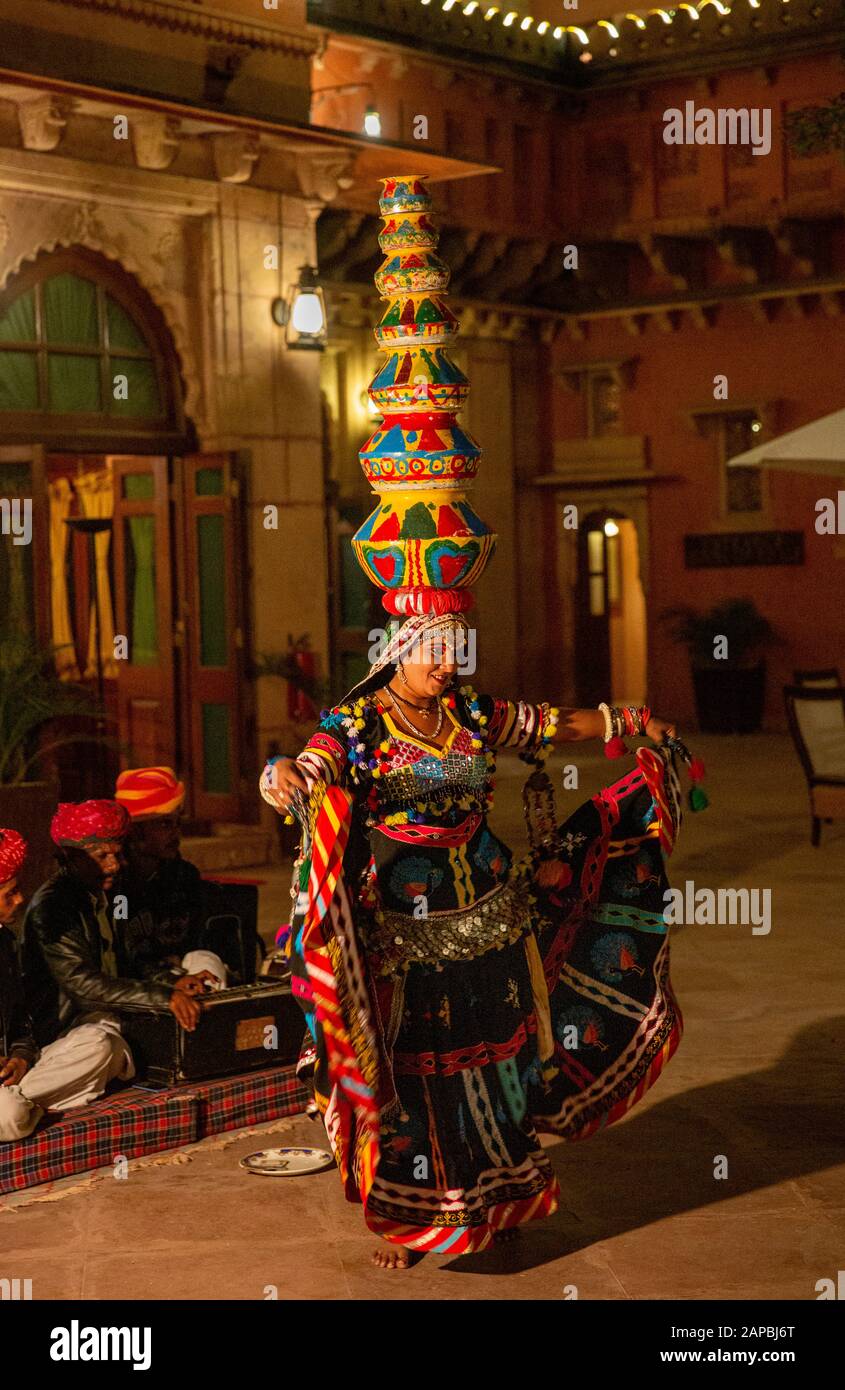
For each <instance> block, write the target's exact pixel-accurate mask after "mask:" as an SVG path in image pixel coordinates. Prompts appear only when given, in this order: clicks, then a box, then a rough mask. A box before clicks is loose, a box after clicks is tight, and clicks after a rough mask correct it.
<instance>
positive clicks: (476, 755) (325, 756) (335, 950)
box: [261, 616, 682, 1269]
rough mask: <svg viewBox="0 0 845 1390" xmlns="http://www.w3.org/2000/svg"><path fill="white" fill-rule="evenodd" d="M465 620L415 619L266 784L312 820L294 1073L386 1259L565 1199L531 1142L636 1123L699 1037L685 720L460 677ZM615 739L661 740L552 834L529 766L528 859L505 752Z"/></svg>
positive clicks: (300, 926) (303, 871)
mask: <svg viewBox="0 0 845 1390" xmlns="http://www.w3.org/2000/svg"><path fill="white" fill-rule="evenodd" d="M463 626H464V624H463V620H462V619H461V618H457V617H454V616H447V617H445V618H444V617H435V616H428V617H423V618H411V619H409V620H408V621H407V622H405V623H404V625H403V626H402V627H401V628H400V629H399V632H398V634H397V635H396V636H395V637H394V639H393V640H392V642H391V643H390V644H389V646H388V647H387V649H386V650H385V652H384V655H383V656H382V658H381V660H380V661H378V662H376V663H375V664H374V666H373V667H372V669H371V671H370V673H369V675H368V677H367V679H366V680H365V681H364V682H362V684H361V685H360V686H358V687H357V688H356V689H355V690H354V691H353V692H351V693H350V695H349V696H348V697H347V699H346V700H345V701H344V703H343V704H341V705H339V706H337V707H336V708H334V709H332V710H331V711H329V712H327V713H326V715H325V717H324V718H323V719H322V721H321V723H320V726H319V728H318V730H317V732H316V733H315V734H314V736H313V737H312V738H311V739H310V740H309V742H308V744H307V746H306V748H305V750H304V751H303V753H301V754H300V756H299V757H298V758H297V759H295V760H293V759H288V758H280V759H277V760H276V761H275V762H274V763H273V764H270V765H268V767H267V768H266V769H265V772H264V774H263V777H262V782H261V791H262V795H263V796H264V797H265V799H266V800H267V801H269V802H270V804H272V805H273V806H275V807H276V808H277V809H278V810H279V811H280V812H289V811H290V810H291V809H292V808H294V807H297V808H299V811H300V815H301V816H302V818H303V820H304V821H305V823H306V831H307V833H306V837H305V843H304V846H303V855H302V857H301V858H300V861H299V862H298V865H297V872H296V876H295V877H296V885H295V890H294V891H295V892H296V897H297V901H296V910H295V913H294V918H293V923H292V927H291V931H290V934H289V936H288V937H287V940H288V950H289V955H290V959H291V965H292V969H293V972H294V988H295V992H296V994H297V997H298V998H299V1000H300V1003H301V1004H302V1005H303V1007H304V1009H305V1012H306V1018H307V1021H308V1024H309V1028H310V1030H311V1035H312V1038H313V1042H314V1046H313V1048H311V1049H309V1050H307V1051H306V1052H305V1053H304V1054H303V1058H302V1060H301V1063H300V1066H301V1069H304V1070H311V1069H312V1068H313V1077H314V1085H315V1096H316V1100H317V1103H318V1105H319V1108H320V1110H321V1113H322V1114H323V1117H324V1119H325V1122H326V1126H327V1130H328V1133H329V1137H330V1139H331V1142H332V1146H333V1148H334V1151H335V1155H336V1158H337V1162H338V1166H339V1168H340V1172H341V1176H342V1178H343V1181H344V1183H345V1185H346V1189H347V1195H348V1196H349V1197H350V1198H351V1199H352V1200H360V1201H362V1202H363V1204H364V1214H365V1219H366V1222H367V1225H368V1227H369V1228H370V1229H371V1230H373V1231H375V1232H377V1233H378V1234H379V1235H381V1236H382V1237H383V1238H384V1241H385V1242H386V1243H385V1244H384V1245H383V1246H382V1247H381V1248H379V1249H378V1251H377V1252H376V1254H375V1255H374V1259H375V1261H376V1263H377V1264H379V1265H381V1266H383V1267H385V1268H390V1269H392V1268H401V1267H405V1266H407V1264H408V1260H409V1255H408V1252H409V1250H414V1251H418V1252H424V1251H432V1252H439V1253H445V1252H449V1253H450V1254H460V1253H465V1252H469V1251H473V1250H479V1249H482V1248H484V1247H485V1246H486V1245H488V1244H489V1242H490V1241H491V1239H492V1238H493V1237H494V1236H496V1237H497V1236H500V1235H501V1234H502V1233H504V1232H507V1231H508V1230H510V1229H512V1228H513V1227H515V1226H517V1225H519V1224H520V1223H522V1222H525V1221H529V1220H532V1219H534V1218H536V1217H540V1216H547V1215H549V1214H551V1213H552V1212H553V1211H555V1209H556V1207H557V1200H558V1188H557V1182H556V1179H555V1177H554V1174H553V1172H552V1169H551V1166H550V1163H549V1160H548V1158H547V1157H546V1155H545V1153H544V1151H543V1149H542V1148H541V1147H540V1144H539V1141H538V1138H537V1135H538V1132H540V1131H545V1132H547V1133H552V1134H559V1135H562V1136H563V1137H565V1138H567V1139H579V1138H585V1137H586V1136H587V1135H589V1134H591V1133H593V1131H594V1130H596V1129H598V1128H599V1127H601V1126H604V1125H607V1124H610V1123H612V1122H613V1121H614V1120H616V1119H618V1118H620V1117H621V1116H622V1115H624V1114H625V1113H626V1112H627V1111H628V1109H629V1108H630V1107H631V1106H632V1105H633V1104H634V1103H635V1101H636V1100H638V1099H639V1098H640V1097H641V1096H642V1095H643V1094H644V1093H645V1091H646V1090H647V1089H648V1087H649V1086H650V1085H651V1084H652V1082H653V1081H654V1080H655V1079H656V1078H657V1076H658V1074H659V1072H660V1070H661V1069H662V1067H663V1065H664V1064H665V1062H666V1061H668V1059H669V1057H670V1056H671V1054H672V1052H673V1051H674V1049H675V1047H676V1046H677V1044H678V1042H679V1040H680V1035H681V1026H682V1021H681V1015H680V1013H679V1011H678V1008H677V1006H676V1004H675V1001H674V997H673V995H672V990H671V986H670V983H669V974H668V963H669V955H668V937H667V929H666V926H665V923H664V921H663V916H662V913H663V907H664V898H663V893H664V891H665V889H666V887H667V881H666V876H665V873H664V869H663V853H664V852H665V851H667V850H668V849H670V848H671V845H672V843H673V840H674V836H675V832H676V829H677V825H678V820H679V798H678V793H677V779H676V778H675V776H674V773H673V771H672V765H671V755H670V753H669V752H668V750H667V748H666V745H665V742H664V741H665V740H666V739H667V738H670V739H671V738H672V737H673V736H674V732H675V731H674V728H673V726H672V725H671V724H669V723H667V722H666V721H665V720H662V719H657V718H655V717H653V716H652V715H650V713H649V712H648V710H623V711H619V710H616V709H608V708H606V707H605V708H604V709H600V710H576V709H573V710H561V711H560V712H559V713H558V711H556V710H555V709H554V708H550V707H549V706H548V705H532V704H526V703H523V702H512V701H509V700H503V699H491V698H490V697H488V696H484V695H476V694H475V693H474V692H473V691H472V689H471V688H469V687H467V686H463V687H460V688H456V651H455V646H456V638H457V641H458V642H460V640H461V629H462V627H463ZM622 729H628V730H632V731H633V732H636V733H644V734H646V735H647V736H648V737H649V738H650V739H652V740H654V741H655V743H657V744H659V745H660V748H659V750H658V752H652V751H650V750H648V749H647V748H643V749H641V750H640V752H639V755H638V765H637V767H636V770H635V771H632V772H629V773H628V774H627V775H626V776H625V777H623V778H622V779H621V780H620V781H618V782H616V783H615V784H614V785H613V786H611V787H608V788H606V789H605V790H604V791H603V792H601V793H600V795H599V796H597V797H595V798H593V800H592V801H590V802H587V803H586V804H585V805H583V806H581V807H580V809H579V810H578V811H576V812H575V814H574V815H573V816H572V817H571V818H570V819H569V820H568V821H567V822H566V823H565V824H564V825H563V826H561V827H560V828H558V827H557V826H556V825H555V824H554V821H553V819H550V814H549V812H550V808H549V803H550V800H551V798H550V796H549V788H548V787H547V786H545V785H542V783H541V780H540V779H539V778H538V777H537V774H536V773H535V776H534V778H533V779H531V780H532V781H533V782H534V783H535V786H536V793H535V796H534V798H533V799H534V802H535V803H537V804H535V805H534V806H533V807H532V821H531V825H530V827H529V828H530V830H531V838H532V842H533V847H532V851H531V853H530V854H529V855H528V856H526V858H525V859H523V860H521V861H518V862H514V860H513V859H512V856H511V853H510V851H509V850H508V848H507V847H506V846H505V845H504V844H502V842H501V841H500V840H499V839H498V838H497V837H496V836H495V835H494V834H493V832H492V831H491V829H490V827H489V825H488V823H487V813H488V810H489V807H490V804H491V800H492V795H491V792H492V782H493V774H494V770H495V750H497V749H499V748H517V749H519V750H521V751H522V753H523V755H525V756H529V757H530V756H531V755H535V757H536V756H538V755H541V754H542V752H543V751H544V750H545V749H546V748H547V747H548V746H549V745H550V744H551V743H556V742H569V741H577V740H583V739H592V738H596V737H610V736H616V735H618V733H619V732H620V731H621V730H622ZM531 799H532V798H531V792H530V791H529V801H530V800H531ZM306 807H307V808H308V809H307V810H306V809H305V808H306ZM309 826H310V832H309Z"/></svg>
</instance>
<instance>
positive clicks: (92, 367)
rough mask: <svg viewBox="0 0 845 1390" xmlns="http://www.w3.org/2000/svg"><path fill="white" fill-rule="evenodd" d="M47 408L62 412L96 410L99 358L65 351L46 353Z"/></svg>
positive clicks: (98, 406) (98, 391)
mask: <svg viewBox="0 0 845 1390" xmlns="http://www.w3.org/2000/svg"><path fill="white" fill-rule="evenodd" d="M47 409H48V410H56V411H62V412H64V411H75V410H87V411H97V410H99V409H100V363H99V359H98V358H96V357H75V356H73V354H71V353H69V352H50V353H48V354H47Z"/></svg>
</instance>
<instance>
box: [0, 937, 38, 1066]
mask: <svg viewBox="0 0 845 1390" xmlns="http://www.w3.org/2000/svg"><path fill="white" fill-rule="evenodd" d="M37 1056H38V1048H37V1047H36V1044H35V1038H34V1037H33V1036H32V1022H31V1020H30V1017H29V1013H28V1012H27V1007H26V1003H25V1001H24V992H23V980H22V979H21V970H20V965H19V963H18V946H17V942H16V940H15V937H14V933H13V932H12V931H11V929H10V928H9V927H3V926H0V1057H23V1058H24V1060H25V1061H27V1062H29V1064H30V1066H32V1063H33V1062H34V1061H35V1059H36V1057H37Z"/></svg>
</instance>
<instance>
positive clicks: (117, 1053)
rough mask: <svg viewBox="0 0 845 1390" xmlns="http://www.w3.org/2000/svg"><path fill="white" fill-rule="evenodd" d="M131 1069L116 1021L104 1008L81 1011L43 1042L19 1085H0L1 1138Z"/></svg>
mask: <svg viewBox="0 0 845 1390" xmlns="http://www.w3.org/2000/svg"><path fill="white" fill-rule="evenodd" d="M134 1075H135V1065H134V1063H133V1061H132V1054H131V1052H130V1051H129V1048H128V1046H127V1044H126V1042H125V1041H124V1039H123V1038H122V1037H121V1035H120V1023H119V1021H118V1020H117V1019H116V1018H114V1017H113V1016H112V1015H110V1014H107V1013H89V1014H80V1016H79V1018H78V1019H76V1020H74V1022H73V1023H72V1024H71V1025H70V1027H69V1028H68V1029H66V1030H65V1032H64V1033H62V1034H61V1036H60V1037H58V1038H56V1041H55V1042H51V1043H49V1044H48V1046H47V1047H45V1048H43V1050H42V1052H41V1056H40V1057H39V1059H38V1061H37V1062H36V1063H35V1065H34V1066H33V1067H30V1069H29V1071H28V1072H27V1073H26V1076H25V1077H24V1078H23V1080H22V1081H21V1083H20V1085H19V1086H0V1140H9V1139H25V1138H26V1136H27V1135H28V1134H31V1133H32V1131H33V1130H34V1129H35V1126H36V1125H37V1124H38V1121H39V1120H40V1119H41V1117H42V1115H43V1114H44V1112H45V1110H75V1109H77V1108H78V1107H79V1106H81V1105H86V1104H87V1103H88V1101H90V1100H96V1099H97V1097H98V1096H101V1095H102V1094H103V1091H104V1090H105V1089H106V1086H107V1085H108V1083H109V1082H110V1081H113V1080H114V1079H115V1078H116V1077H119V1078H120V1079H121V1081H128V1080H129V1079H130V1078H131V1077H133V1076H134Z"/></svg>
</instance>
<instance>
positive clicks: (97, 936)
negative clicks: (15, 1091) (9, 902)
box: [23, 800, 202, 1133]
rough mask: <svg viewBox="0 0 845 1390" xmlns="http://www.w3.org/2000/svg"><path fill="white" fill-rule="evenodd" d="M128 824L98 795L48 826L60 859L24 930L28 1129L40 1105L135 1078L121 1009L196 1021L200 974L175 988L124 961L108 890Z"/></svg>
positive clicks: (75, 1102) (79, 1100)
mask: <svg viewBox="0 0 845 1390" xmlns="http://www.w3.org/2000/svg"><path fill="white" fill-rule="evenodd" d="M129 823H130V822H129V815H128V813H127V811H126V810H125V808H124V807H123V806H121V805H120V804H119V802H117V801H110V800H97V801H83V802H78V803H64V804H63V805H60V806H59V807H58V810H57V811H56V814H55V815H54V817H53V820H52V823H51V825H50V835H51V838H52V840H53V843H54V844H55V845H56V847H57V855H56V857H57V859H58V860H59V865H60V867H59V869H58V872H57V873H55V874H53V876H52V878H49V879H48V880H47V882H46V883H43V884H42V885H41V887H40V888H39V889H38V891H37V892H36V893H35V895H34V896H33V898H32V901H31V902H30V904H29V907H28V908H27V912H26V917H25V919H24V930H23V976H24V986H25V990H26V994H27V1001H28V1004H29V1007H30V1010H31V1012H32V1019H33V1027H34V1034H35V1039H36V1042H37V1043H38V1045H39V1046H40V1047H41V1049H42V1051H41V1057H40V1059H39V1062H38V1064H37V1066H35V1067H33V1069H32V1072H31V1073H30V1074H29V1076H27V1077H26V1078H25V1079H24V1083H23V1090H24V1092H25V1095H26V1097H27V1098H28V1100H29V1101H30V1102H33V1103H34V1106H35V1109H36V1112H37V1113H36V1114H35V1120H34V1122H33V1126H30V1128H32V1127H34V1123H37V1121H38V1118H40V1114H41V1111H42V1110H70V1109H73V1108H75V1107H77V1106H80V1105H84V1104H86V1103H87V1102H88V1101H91V1100H94V1099H96V1097H97V1096H99V1095H102V1093H103V1091H104V1090H105V1088H106V1086H107V1085H108V1083H109V1082H110V1081H111V1080H113V1079H115V1078H120V1079H121V1080H128V1079H129V1078H130V1077H132V1076H134V1074H135V1067H134V1063H133V1061H132V1055H131V1053H130V1051H129V1047H128V1044H127V1043H126V1041H125V1039H124V1038H123V1036H122V1034H121V1028H120V1012H121V1009H123V1008H125V1007H126V1006H129V1007H137V1006H138V1005H156V1006H159V1007H164V1008H169V1009H170V1010H171V1012H172V1013H173V1014H174V1015H175V1017H176V1019H177V1020H178V1022H179V1023H180V1024H181V1026H182V1027H183V1028H185V1029H188V1030H189V1031H193V1029H194V1028H195V1027H196V1025H197V1023H198V1021H199V1016H200V1005H199V1003H198V1001H197V1000H196V999H195V998H194V997H192V996H193V994H195V993H197V992H199V991H201V990H202V982H201V981H199V980H196V979H195V978H194V979H192V978H191V977H186V982H184V983H183V984H182V987H181V988H180V989H174V988H172V987H169V986H165V985H163V984H154V983H147V982H143V981H140V980H137V979H133V978H132V976H131V972H130V971H128V970H127V968H126V960H125V957H124V953H123V950H122V945H121V941H120V938H119V935H118V933H117V932H116V931H115V924H114V921H113V918H112V913H111V911H110V907H109V900H108V897H107V894H108V892H109V890H110V889H111V888H112V887H113V885H114V883H115V879H116V876H117V874H118V872H119V870H120V867H121V864H122V846H123V841H124V838H125V836H126V832H127V829H128V828H129ZM29 1132H30V1131H29V1130H28V1129H25V1130H24V1133H29Z"/></svg>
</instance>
